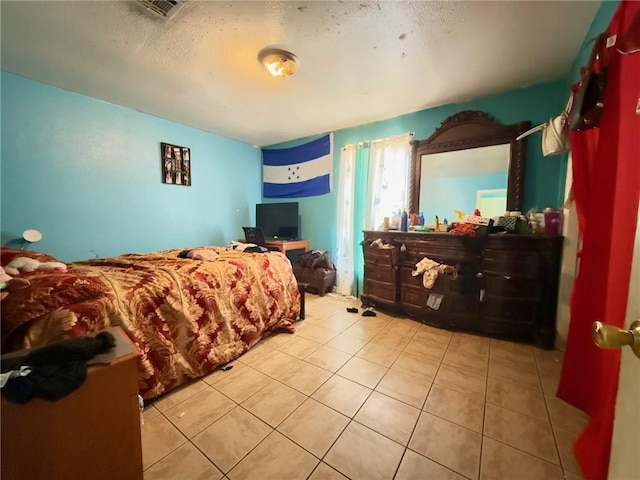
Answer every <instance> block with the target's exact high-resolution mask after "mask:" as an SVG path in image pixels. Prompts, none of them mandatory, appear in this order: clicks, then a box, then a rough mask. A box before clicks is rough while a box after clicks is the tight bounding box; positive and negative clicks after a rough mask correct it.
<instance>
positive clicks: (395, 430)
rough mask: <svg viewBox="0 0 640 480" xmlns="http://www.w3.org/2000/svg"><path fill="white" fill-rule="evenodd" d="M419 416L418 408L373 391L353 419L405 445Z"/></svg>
mask: <svg viewBox="0 0 640 480" xmlns="http://www.w3.org/2000/svg"><path fill="white" fill-rule="evenodd" d="M419 416H420V410H419V409H417V408H415V407H412V406H410V405H407V404H406V403H402V402H400V401H398V400H395V399H393V398H391V397H387V396H386V395H383V394H381V393H378V392H373V393H372V394H371V395H370V396H369V398H368V399H367V401H366V402H364V405H362V408H360V410H359V411H358V413H357V414H356V416H355V417H354V418H353V419H354V420H355V421H357V422H359V423H362V424H363V425H364V426H366V427H369V428H370V429H372V430H375V431H376V432H378V433H381V434H382V435H384V436H385V437H389V438H390V439H391V440H393V441H395V442H398V443H399V444H401V445H405V446H406V445H407V443H409V439H410V438H411V434H412V433H413V428H414V427H415V426H416V422H417V421H418V417H419Z"/></svg>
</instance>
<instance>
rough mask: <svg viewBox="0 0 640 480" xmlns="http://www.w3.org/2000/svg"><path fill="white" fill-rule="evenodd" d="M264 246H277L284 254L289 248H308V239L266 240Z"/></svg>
mask: <svg viewBox="0 0 640 480" xmlns="http://www.w3.org/2000/svg"><path fill="white" fill-rule="evenodd" d="M264 244H265V246H266V247H271V248H277V249H278V250H280V251H281V252H282V253H284V254H285V255H286V253H287V252H288V251H289V250H304V251H305V252H306V251H307V250H309V240H267V241H266V242H264Z"/></svg>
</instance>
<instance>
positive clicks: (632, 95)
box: [558, 1, 640, 480]
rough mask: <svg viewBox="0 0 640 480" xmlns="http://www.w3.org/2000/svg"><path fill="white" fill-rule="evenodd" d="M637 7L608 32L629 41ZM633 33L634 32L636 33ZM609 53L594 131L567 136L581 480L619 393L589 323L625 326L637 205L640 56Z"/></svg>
mask: <svg viewBox="0 0 640 480" xmlns="http://www.w3.org/2000/svg"><path fill="white" fill-rule="evenodd" d="M639 15H640V2H634V1H623V2H621V3H620V5H619V6H618V9H617V10H616V12H615V14H614V16H613V18H612V20H611V22H610V24H609V28H608V32H609V34H610V35H613V34H617V35H618V39H620V38H623V37H624V36H625V34H627V35H628V34H629V31H630V30H631V25H632V23H633V22H634V21H637V17H638V16H639ZM636 33H637V32H636ZM616 43H617V45H614V46H613V47H611V48H609V49H608V50H607V52H608V54H609V68H608V76H607V84H606V92H605V96H604V108H603V112H602V117H601V120H600V125H599V127H598V128H595V129H591V130H583V131H578V132H571V155H572V161H573V181H574V198H575V201H576V206H577V211H578V219H579V223H580V234H581V238H582V250H581V252H580V254H579V256H580V263H579V270H578V275H577V277H576V281H575V285H574V289H573V295H572V299H571V324H570V326H569V335H568V339H567V348H566V352H565V357H564V365H563V370H562V377H561V380H560V386H559V388H558V397H559V398H561V399H562V400H565V401H566V402H568V403H570V404H572V405H574V406H576V407H578V408H580V409H582V410H584V411H585V412H586V413H587V414H589V415H590V417H591V420H590V422H589V425H588V426H587V428H586V429H585V430H584V432H582V435H581V436H580V438H579V439H578V440H577V442H576V444H575V446H574V449H575V453H576V457H577V459H578V462H579V463H580V465H581V467H582V471H583V473H584V476H585V478H586V479H598V480H599V479H606V478H607V472H608V467H609V455H610V450H611V436H612V433H613V417H614V414H615V402H616V395H617V392H618V374H619V369H620V349H615V350H601V349H599V348H598V347H597V346H596V345H595V344H594V342H593V339H592V333H591V331H592V327H591V326H592V324H593V322H594V321H595V320H601V321H603V322H606V323H609V324H612V325H616V326H620V327H622V326H623V325H624V320H625V311H626V306H627V295H628V293H629V278H630V271H631V259H632V258H633V244H634V236H635V230H636V223H637V217H638V199H639V197H640V114H639V113H638V112H637V111H636V109H638V108H640V105H639V102H640V52H638V53H629V54H622V53H620V52H619V51H618V50H617V49H616V46H618V47H619V45H620V44H619V42H616Z"/></svg>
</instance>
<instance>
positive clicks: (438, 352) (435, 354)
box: [403, 337, 447, 362]
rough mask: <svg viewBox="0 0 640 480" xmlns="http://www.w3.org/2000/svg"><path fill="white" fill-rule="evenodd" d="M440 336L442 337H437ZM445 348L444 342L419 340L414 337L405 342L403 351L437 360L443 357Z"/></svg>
mask: <svg viewBox="0 0 640 480" xmlns="http://www.w3.org/2000/svg"><path fill="white" fill-rule="evenodd" d="M439 338H442V337H439ZM446 350H447V345H446V343H444V342H442V341H440V342H439V343H438V342H436V341H432V340H427V341H425V340H421V339H416V338H415V337H414V338H413V339H412V340H411V341H409V343H407V346H406V347H404V350H403V353H410V354H412V355H418V356H421V357H429V358H432V359H434V360H436V361H438V362H440V361H441V360H442V357H444V352H445V351H446Z"/></svg>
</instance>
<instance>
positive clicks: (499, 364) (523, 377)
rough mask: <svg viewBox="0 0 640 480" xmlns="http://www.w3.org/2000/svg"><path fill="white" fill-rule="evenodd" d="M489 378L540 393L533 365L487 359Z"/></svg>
mask: <svg viewBox="0 0 640 480" xmlns="http://www.w3.org/2000/svg"><path fill="white" fill-rule="evenodd" d="M489 377H492V378H496V379H498V380H502V381H504V382H510V383H515V384H517V385H521V386H523V387H527V388H531V389H532V390H536V391H538V392H541V391H542V387H541V385H540V380H539V378H538V369H537V368H536V366H535V364H528V363H522V362H518V361H510V360H504V359H501V358H493V356H490V357H489Z"/></svg>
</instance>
